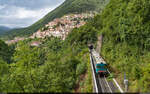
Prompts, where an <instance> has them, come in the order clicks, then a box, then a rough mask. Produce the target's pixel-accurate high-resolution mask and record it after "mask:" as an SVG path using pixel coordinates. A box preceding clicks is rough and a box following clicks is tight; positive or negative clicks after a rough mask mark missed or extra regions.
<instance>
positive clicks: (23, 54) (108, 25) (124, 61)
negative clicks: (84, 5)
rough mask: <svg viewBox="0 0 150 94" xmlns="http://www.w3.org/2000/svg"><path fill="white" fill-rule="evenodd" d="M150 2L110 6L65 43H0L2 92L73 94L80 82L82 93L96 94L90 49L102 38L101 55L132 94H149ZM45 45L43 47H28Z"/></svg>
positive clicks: (126, 0)
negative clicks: (94, 91) (138, 93)
mask: <svg viewBox="0 0 150 94" xmlns="http://www.w3.org/2000/svg"><path fill="white" fill-rule="evenodd" d="M68 1H69V0H68ZM149 14H150V1H149V0H110V2H109V4H108V5H107V6H106V7H105V9H104V10H103V11H102V13H100V14H98V15H97V16H95V17H94V19H92V20H90V21H89V22H88V23H87V24H86V25H85V26H82V27H80V28H75V29H73V31H72V32H71V33H70V34H69V35H68V37H67V38H66V40H65V41H62V40H60V39H58V38H54V37H51V38H45V39H44V40H41V39H34V40H30V39H29V40H25V41H20V42H19V43H17V44H14V45H10V46H8V45H6V44H5V43H4V42H3V41H0V45H2V46H0V76H1V77H0V85H1V87H0V91H2V92H75V90H74V89H75V88H76V84H77V83H78V82H79V81H80V79H79V78H80V76H81V75H83V74H85V73H86V74H87V75H86V78H85V81H84V82H83V83H81V84H80V86H81V87H82V88H81V91H82V92H92V75H91V70H90V65H89V64H90V63H89V62H90V61H89V52H88V47H87V45H88V44H89V43H93V44H95V43H96V41H97V36H99V35H101V34H102V35H103V45H102V50H101V51H102V52H101V53H100V54H101V55H102V56H103V58H104V59H105V60H106V62H107V64H108V66H109V69H110V70H111V72H113V74H114V77H115V78H116V79H117V81H119V84H120V85H121V86H122V87H123V78H124V73H126V75H127V78H128V80H129V91H131V92H150V87H149V86H150V64H149V62H150V27H149V26H150V15H149ZM37 40H38V41H41V42H42V44H41V45H40V46H39V47H32V46H30V42H32V41H37Z"/></svg>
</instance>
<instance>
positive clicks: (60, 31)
mask: <svg viewBox="0 0 150 94" xmlns="http://www.w3.org/2000/svg"><path fill="white" fill-rule="evenodd" d="M93 17H94V13H92V12H90V13H82V14H68V15H65V16H63V17H61V18H56V19H54V20H53V21H51V22H49V23H48V24H46V25H45V26H44V27H43V28H40V29H39V30H38V31H37V32H35V33H33V35H32V36H30V37H29V38H31V39H34V38H45V37H50V36H54V37H59V38H61V39H62V40H65V38H66V37H67V35H68V34H69V32H71V31H72V29H73V28H79V27H81V26H83V25H84V24H86V21H87V20H88V19H89V18H93ZM29 38H24V37H16V38H14V40H8V41H6V43H7V44H12V43H16V42H18V41H20V40H25V39H29ZM36 43H38V42H36ZM34 44H35V43H34ZM31 45H33V44H31ZM35 45H36V44H35ZM37 45H38V44H37Z"/></svg>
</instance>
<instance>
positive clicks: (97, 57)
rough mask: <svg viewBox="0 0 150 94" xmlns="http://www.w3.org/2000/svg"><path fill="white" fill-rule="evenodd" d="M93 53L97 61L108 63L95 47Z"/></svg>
mask: <svg viewBox="0 0 150 94" xmlns="http://www.w3.org/2000/svg"><path fill="white" fill-rule="evenodd" d="M92 54H93V55H94V57H95V59H96V62H97V63H98V64H99V63H104V64H106V62H105V61H104V59H103V58H102V57H101V56H100V55H99V53H97V52H96V51H95V50H94V49H93V51H92Z"/></svg>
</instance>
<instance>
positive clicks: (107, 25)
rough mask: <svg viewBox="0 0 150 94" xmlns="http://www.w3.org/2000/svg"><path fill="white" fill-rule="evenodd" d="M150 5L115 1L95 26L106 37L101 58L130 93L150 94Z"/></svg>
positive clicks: (138, 0) (143, 1)
mask: <svg viewBox="0 0 150 94" xmlns="http://www.w3.org/2000/svg"><path fill="white" fill-rule="evenodd" d="M149 14H150V1H148V0H111V1H110V3H109V4H108V5H107V6H106V8H105V9H104V11H103V12H102V14H100V15H98V16H96V17H95V18H94V19H93V22H92V24H91V26H93V27H95V28H96V29H97V30H98V31H99V34H103V36H104V39H103V46H102V53H101V55H102V56H103V57H104V58H105V60H107V63H108V64H109V66H110V67H111V71H114V72H115V73H116V74H117V75H116V76H119V75H121V79H120V81H122V82H120V83H123V74H124V72H125V73H126V74H127V77H128V79H129V88H130V89H129V91H133V92H137V91H140V92H149V91H150V87H149V86H150V82H149V80H150V78H149V76H150V64H149V62H150V59H149V58H150V27H149V26H150V16H149Z"/></svg>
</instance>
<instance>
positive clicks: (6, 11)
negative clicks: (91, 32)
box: [0, 0, 64, 27]
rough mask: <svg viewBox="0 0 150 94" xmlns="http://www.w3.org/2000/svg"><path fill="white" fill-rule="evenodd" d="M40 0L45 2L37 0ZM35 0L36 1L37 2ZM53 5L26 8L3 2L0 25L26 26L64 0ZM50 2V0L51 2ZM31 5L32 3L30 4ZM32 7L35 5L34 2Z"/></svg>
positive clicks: (0, 9)
mask: <svg viewBox="0 0 150 94" xmlns="http://www.w3.org/2000/svg"><path fill="white" fill-rule="evenodd" d="M38 1H40V2H45V1H41V0H38ZM38 1H37V2H38ZM57 1H59V3H57V4H56V3H54V5H52V4H51V5H50V6H47V5H46V6H44V4H43V7H40V6H39V7H40V8H37V9H35V8H33V9H32V8H28V7H23V6H16V5H15V4H14V5H13V4H12V5H9V4H3V5H0V25H4V26H9V27H26V26H30V25H32V24H33V23H35V22H36V21H38V20H39V19H41V18H43V17H44V16H45V15H46V14H47V13H49V12H50V11H52V10H53V9H55V8H56V7H57V6H59V5H60V4H61V3H62V2H63V1H64V0H62V1H61V2H60V0H57ZM51 3H52V2H51ZM31 5H32V4H31ZM33 7H37V5H36V4H34V5H33Z"/></svg>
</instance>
